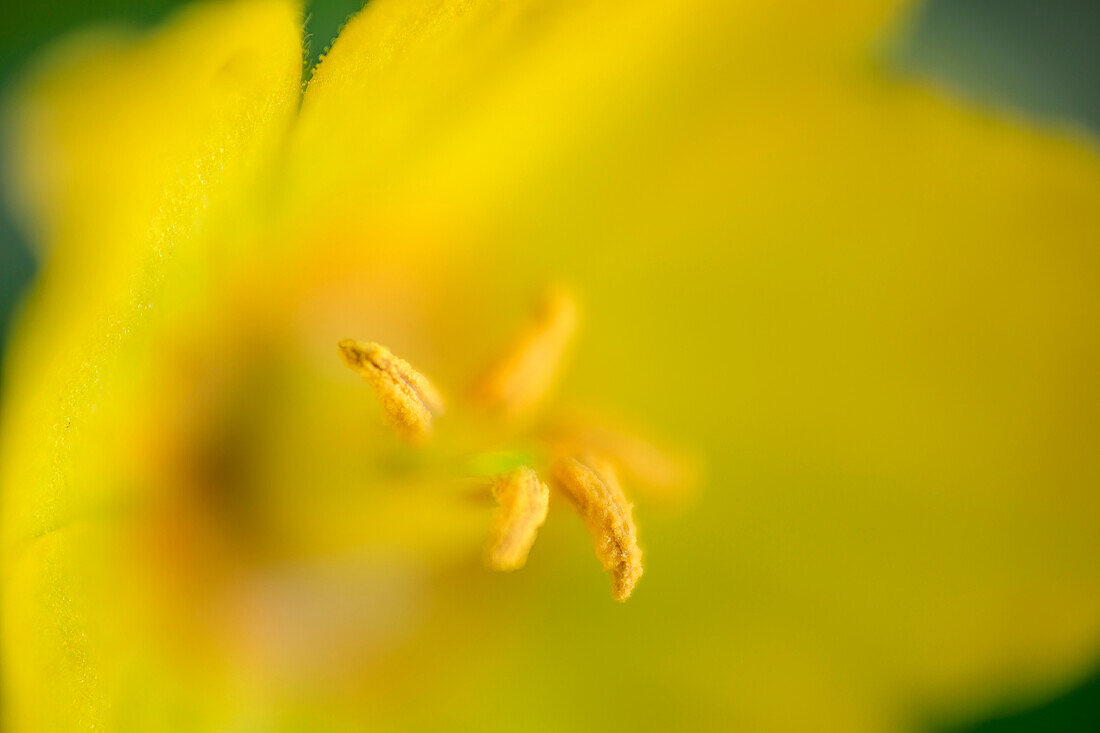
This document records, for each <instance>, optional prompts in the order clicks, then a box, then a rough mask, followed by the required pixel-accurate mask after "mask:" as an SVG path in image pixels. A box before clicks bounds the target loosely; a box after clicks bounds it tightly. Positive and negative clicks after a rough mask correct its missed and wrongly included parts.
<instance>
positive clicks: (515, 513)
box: [488, 466, 550, 570]
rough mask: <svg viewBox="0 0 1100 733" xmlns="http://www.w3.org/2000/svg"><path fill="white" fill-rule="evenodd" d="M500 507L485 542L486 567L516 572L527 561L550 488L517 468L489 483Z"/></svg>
mask: <svg viewBox="0 0 1100 733" xmlns="http://www.w3.org/2000/svg"><path fill="white" fill-rule="evenodd" d="M493 497H494V498H495V499H496V500H497V503H498V504H499V505H500V511H499V512H498V513H497V516H496V520H495V521H494V524H493V533H492V536H491V538H490V541H489V552H488V557H489V565H490V566H491V567H492V568H493V569H494V570H517V569H519V568H521V567H523V565H524V563H526V562H527V553H528V552H530V550H531V545H533V544H534V542H535V536H536V535H537V534H538V531H539V527H541V526H542V523H543V522H545V521H546V512H547V510H548V508H549V502H550V489H548V488H547V486H546V484H544V483H542V482H541V481H539V477H538V476H537V475H536V474H535V472H534V471H533V470H531V469H530V468H528V467H526V466H521V467H520V468H517V469H515V470H513V471H510V472H508V473H505V474H501V475H500V476H498V477H497V478H496V480H495V481H494V482H493Z"/></svg>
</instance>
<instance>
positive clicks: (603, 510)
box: [550, 457, 642, 601]
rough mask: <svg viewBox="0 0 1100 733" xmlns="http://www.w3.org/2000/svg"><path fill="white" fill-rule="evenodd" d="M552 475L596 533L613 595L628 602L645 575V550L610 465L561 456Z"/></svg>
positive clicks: (596, 541)
mask: <svg viewBox="0 0 1100 733" xmlns="http://www.w3.org/2000/svg"><path fill="white" fill-rule="evenodd" d="M550 471H551V476H552V478H553V480H554V483H555V485H556V486H558V487H559V488H560V489H561V490H562V491H563V492H564V493H565V494H566V496H568V497H569V500H570V501H571V502H572V504H573V506H574V507H575V508H576V509H577V511H578V512H579V513H580V515H581V517H582V518H583V519H584V522H585V524H586V525H587V526H588V531H589V532H590V533H591V534H592V537H593V539H594V540H595V545H596V557H598V558H599V559H600V562H601V563H603V566H604V569H605V570H607V571H609V572H610V573H611V580H612V591H611V593H612V595H613V596H614V597H615V600H617V601H625V600H626V599H627V598H629V597H630V594H631V593H632V592H633V590H634V585H635V584H636V583H637V582H638V578H640V577H641V576H642V550H641V548H639V547H638V530H637V528H636V527H635V526H634V518H633V517H632V516H631V511H632V509H633V507H632V506H631V504H630V502H628V501H627V499H626V495H625V494H623V490H622V488H621V487H620V486H619V482H618V479H617V478H616V477H615V472H614V471H613V470H612V469H611V467H610V466H608V465H606V464H605V463H603V462H602V461H598V460H596V459H593V458H588V457H586V458H585V462H584V463H582V462H581V461H579V460H577V459H576V458H559V459H558V460H556V461H554V463H553V465H552V466H551V469H550Z"/></svg>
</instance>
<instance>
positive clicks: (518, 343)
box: [473, 289, 577, 417]
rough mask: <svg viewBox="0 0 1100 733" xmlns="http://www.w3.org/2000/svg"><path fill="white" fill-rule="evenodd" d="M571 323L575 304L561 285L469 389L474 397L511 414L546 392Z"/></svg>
mask: <svg viewBox="0 0 1100 733" xmlns="http://www.w3.org/2000/svg"><path fill="white" fill-rule="evenodd" d="M576 328H577V305H576V302H575V301H574V300H573V297H572V296H571V295H570V294H569V293H568V292H566V291H565V290H561V289H552V290H550V291H548V292H547V293H546V294H545V295H544V297H543V298H542V301H541V302H540V303H539V306H538V308H537V309H536V311H535V313H534V316H533V317H532V319H531V321H530V322H529V323H528V324H527V326H526V327H525V328H524V329H523V330H522V331H521V332H520V333H519V334H518V335H517V336H516V338H515V340H514V341H513V342H512V344H511V346H510V347H509V348H508V349H507V350H506V351H505V352H504V353H503V354H501V355H500V357H499V358H498V359H497V360H496V361H495V362H494V363H493V364H492V365H491V366H490V367H489V369H488V370H487V371H486V372H485V374H484V375H483V376H482V378H481V380H480V381H479V382H478V383H477V385H476V386H475V388H474V394H473V396H474V400H475V401H476V402H478V403H479V404H480V405H481V406H482V407H484V408H485V409H487V410H490V411H492V412H497V413H501V414H503V415H505V416H508V417H517V416H520V415H522V414H524V413H526V412H528V411H529V410H530V409H531V408H532V407H534V406H535V405H536V404H538V402H539V401H540V400H541V399H542V398H543V397H545V396H546V394H547V393H548V392H549V391H550V388H551V387H553V385H554V381H555V379H556V377H557V375H558V372H559V370H560V367H561V362H562V359H563V358H564V356H565V351H566V348H567V347H568V345H569V342H570V341H571V340H572V337H573V334H574V332H575V331H576Z"/></svg>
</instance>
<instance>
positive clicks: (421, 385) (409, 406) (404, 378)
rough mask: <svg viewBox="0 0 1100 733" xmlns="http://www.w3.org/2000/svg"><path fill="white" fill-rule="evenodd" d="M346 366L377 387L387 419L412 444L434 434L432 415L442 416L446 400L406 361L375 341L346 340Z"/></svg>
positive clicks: (342, 346)
mask: <svg viewBox="0 0 1100 733" xmlns="http://www.w3.org/2000/svg"><path fill="white" fill-rule="evenodd" d="M338 346H339V350H340V358H341V359H343V361H344V364H346V365H347V366H348V368H349V369H352V370H354V371H356V372H358V373H359V374H361V375H362V376H363V378H364V379H366V380H367V381H368V382H370V383H371V385H372V386H373V387H374V391H375V392H376V393H377V394H378V399H379V401H381V403H382V411H383V412H384V413H385V415H386V419H387V420H388V421H389V422H390V423H391V424H392V425H393V426H394V427H395V428H397V431H398V433H399V434H400V435H401V437H402V438H403V439H404V440H406V441H407V442H409V443H413V444H416V443H422V442H424V441H425V440H427V438H428V437H429V436H430V435H431V432H432V413H436V414H442V412H443V400H442V398H440V396H439V392H438V391H436V389H435V387H434V386H432V383H431V382H429V381H428V379H427V377H425V376H424V375H423V374H421V373H420V372H418V371H416V370H415V369H413V368H412V367H411V366H409V363H408V362H406V361H405V360H404V359H400V358H398V357H396V356H394V355H393V354H392V353H391V352H390V350H389V349H387V348H386V347H385V346H381V345H379V344H376V343H373V342H362V341H354V340H352V339H344V340H343V341H341V342H340V343H339V344H338Z"/></svg>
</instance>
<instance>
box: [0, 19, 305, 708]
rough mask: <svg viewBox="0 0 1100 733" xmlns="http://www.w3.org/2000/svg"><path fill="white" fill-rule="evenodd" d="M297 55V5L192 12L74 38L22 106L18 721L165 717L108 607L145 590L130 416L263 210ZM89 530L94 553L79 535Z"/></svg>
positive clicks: (12, 629) (11, 687)
mask: <svg viewBox="0 0 1100 733" xmlns="http://www.w3.org/2000/svg"><path fill="white" fill-rule="evenodd" d="M300 46H301V44H300V13H299V10H298V7H297V5H296V4H295V3H293V2H284V1H282V0H244V1H241V2H228V3H208V4H201V5H196V6H194V7H191V8H189V9H187V10H185V11H183V12H181V13H180V14H179V15H177V16H176V18H175V19H174V20H173V21H171V22H170V23H169V24H168V25H167V26H165V27H164V28H163V29H162V30H160V31H158V32H156V33H154V34H151V35H149V36H145V37H139V38H120V37H108V36H106V35H102V34H101V35H99V36H96V37H83V38H80V39H76V40H72V41H70V42H68V43H67V44H66V45H65V46H63V47H61V48H59V49H57V50H56V51H55V53H54V55H53V57H52V58H50V59H48V61H47V63H45V65H43V66H42V67H40V68H38V69H37V70H35V72H34V73H33V74H32V76H31V77H29V78H28V79H26V80H25V81H24V84H23V86H22V88H21V89H20V90H19V91H18V93H17V94H16V98H15V101H14V106H13V109H14V111H13V113H12V117H11V119H10V121H9V122H10V131H11V136H10V138H9V140H8V144H9V145H10V150H11V151H12V152H11V157H12V159H13V160H14V174H13V177H14V180H13V181H12V182H11V183H12V188H13V190H16V191H17V192H18V193H20V194H22V197H23V200H22V202H21V203H22V207H21V210H22V211H23V212H25V213H26V214H28V217H27V224H28V226H29V227H30V228H31V230H32V232H33V233H34V235H35V239H36V241H38V242H39V243H41V245H42V247H41V249H42V256H43V259H44V266H43V269H42V274H41V276H40V279H39V281H38V283H37V286H36V289H35V292H34V294H33V297H32V298H31V300H30V301H29V302H28V303H27V305H26V307H25V310H24V312H23V313H22V314H21V318H20V319H19V322H18V323H17V325H16V329H15V333H14V335H13V338H12V340H11V342H10V351H9V352H7V354H6V356H8V358H7V360H6V362H5V373H4V377H5V384H4V393H3V401H4V412H3V425H2V427H0V432H2V434H3V437H4V440H3V444H2V449H0V489H2V496H3V501H2V507H0V514H2V516H3V519H2V522H3V525H2V552H3V568H4V586H3V597H4V628H3V635H4V662H5V665H6V666H5V668H4V674H3V677H4V680H5V706H4V707H5V709H4V714H5V723H6V724H10V725H11V726H12V727H15V728H21V729H26V730H73V729H77V728H83V729H87V728H89V727H96V726H100V725H102V727H104V728H108V729H111V728H113V729H118V728H119V727H120V726H121V727H126V725H132V726H137V727H139V728H140V727H144V726H143V722H147V721H144V719H143V718H142V717H141V715H140V714H138V713H139V712H140V710H141V709H143V708H142V706H143V705H148V706H149V707H148V708H147V709H153V708H155V707H157V706H158V705H160V704H162V703H163V704H167V698H165V699H160V701H159V702H157V703H155V702H153V701H152V697H154V696H156V695H157V694H159V693H160V692H164V690H163V689H162V688H160V687H159V682H157V683H155V684H154V683H151V681H150V680H149V679H146V681H145V682H142V681H141V680H142V677H146V678H147V677H148V675H147V674H143V672H142V670H143V669H145V670H146V672H147V671H148V668H147V667H145V666H144V665H146V664H149V663H150V662H149V660H150V659H152V658H153V657H155V655H156V652H155V651H153V650H152V647H150V648H149V649H147V650H143V647H142V643H143V640H148V639H149V637H148V636H146V635H143V633H142V632H141V631H140V630H139V629H148V627H146V626H143V625H142V624H140V623H137V622H136V621H135V622H134V623H129V622H128V623H127V624H126V629H123V628H121V626H122V624H121V622H120V621H119V618H115V617H112V616H111V613H110V612H107V609H111V608H114V609H116V611H117V613H119V614H120V615H127V614H126V612H124V611H123V610H122V609H124V608H126V609H131V610H132V609H134V608H135V606H134V605H132V604H126V603H125V601H124V600H123V597H122V596H121V595H119V594H117V593H116V592H115V591H116V590H117V589H119V588H126V587H128V586H130V585H131V584H132V582H133V581H134V580H135V577H134V573H135V570H134V564H133V555H126V554H125V553H121V552H120V544H119V542H120V539H119V538H120V537H121V536H122V535H123V534H124V533H123V532H122V530H121V527H122V525H124V524H126V523H127V522H128V519H127V518H128V517H130V516H132V515H131V514H130V511H131V510H132V509H134V508H135V507H136V506H140V505H143V504H145V503H147V502H149V501H150V500H151V499H152V497H150V496H149V495H148V491H149V487H148V486H147V485H144V484H142V483H141V482H139V481H136V480H135V468H136V464H138V463H139V462H140V459H141V457H142V456H141V453H140V450H124V449H123V446H129V447H130V448H133V447H134V446H137V445H139V444H143V443H144V441H145V437H146V436H145V435H144V434H143V433H142V431H141V430H140V428H136V427H135V426H134V424H133V421H132V420H131V419H130V418H131V416H132V415H133V414H134V413H135V411H137V410H141V409H144V408H145V407H147V406H148V405H149V392H148V390H147V386H148V378H149V375H148V374H147V372H146V371H145V370H144V367H145V366H147V365H148V364H149V363H150V360H151V354H150V349H151V344H152V342H153V341H154V340H155V339H152V338H151V334H152V333H155V332H156V331H157V329H158V328H163V323H164V321H165V320H166V319H171V313H172V311H173V310H174V309H175V308H177V307H178V306H179V304H181V303H186V302H190V301H191V300H193V299H195V298H197V297H200V296H201V293H202V290H203V283H204V282H205V279H206V276H207V275H208V274H209V273H210V272H212V271H213V270H216V269H217V267H218V261H217V260H218V255H219V253H220V249H219V246H218V245H220V244H223V243H224V242H225V241H226V239H227V238H225V237H216V236H214V234H213V232H214V231H218V232H220V233H221V234H222V235H224V234H225V232H226V228H227V227H228V229H229V230H230V231H234V232H236V231H240V230H241V229H243V228H247V227H248V226H250V222H251V221H252V220H253V219H254V218H255V217H256V216H257V215H258V214H259V213H260V212H259V211H258V210H257V207H256V205H255V200H256V198H257V196H258V194H257V188H256V181H257V179H262V177H263V174H265V173H266V172H267V171H268V168H269V166H270V165H271V162H272V160H273V156H274V153H275V151H276V149H277V146H278V144H279V143H280V142H281V141H282V139H283V137H284V135H285V132H286V127H287V124H288V123H289V120H290V119H291V115H292V114H293V112H294V111H295V108H296V103H297V100H298V90H299V78H300V68H301V61H300V59H301V51H300ZM226 256H229V255H228V254H227V255H226ZM143 392H144V394H143ZM80 527H91V530H90V531H91V533H92V534H93V535H94V536H95V538H96V539H95V542H94V543H92V544H90V545H88V544H85V543H83V542H82V541H77V540H70V536H71V535H72V534H73V532H76V533H77V534H83V532H84V530H82V529H80ZM74 528H76V529H74ZM108 528H109V529H108ZM112 563H114V564H112ZM123 576H125V580H124V579H123ZM107 581H110V582H107ZM105 612H106V613H105ZM130 615H134V614H133V613H130ZM130 632H132V634H131V633H130ZM116 641H117V642H119V643H117V644H116V643H115V642H116ZM131 652H133V653H134V654H135V657H133V658H131V657H130V656H129V654H130V653H131ZM146 652H147V653H146ZM134 660H138V661H137V663H135V664H132V665H131V662H132V661H134ZM142 660H144V661H142ZM153 665H154V668H155V663H153ZM123 669H125V673H122V672H121V671H120V670H123ZM130 684H133V685H136V687H133V688H131V687H129V685H130ZM139 688H140V690H141V691H140V692H138V691H137V690H138V689H139ZM146 691H148V692H149V696H150V697H148V698H147V697H146V695H145V692H146ZM142 698H146V702H144V703H137V702H136V701H137V700H139V699H142ZM124 699H125V700H131V701H135V702H134V704H131V705H129V706H121V707H120V706H118V705H115V704H114V703H117V702H118V701H119V700H124ZM122 708H125V709H122ZM161 709H164V708H163V707H162V708H161ZM6 727H7V726H6Z"/></svg>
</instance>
